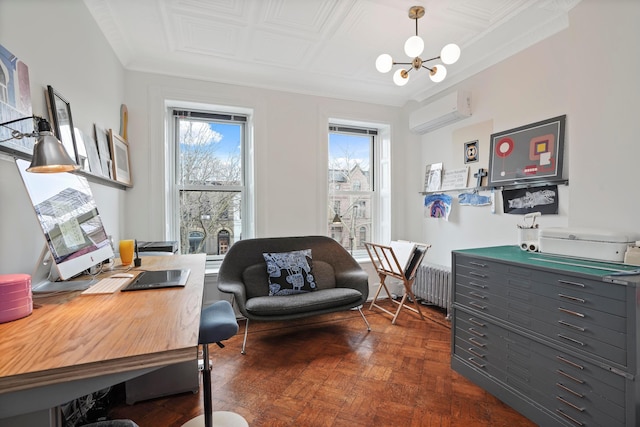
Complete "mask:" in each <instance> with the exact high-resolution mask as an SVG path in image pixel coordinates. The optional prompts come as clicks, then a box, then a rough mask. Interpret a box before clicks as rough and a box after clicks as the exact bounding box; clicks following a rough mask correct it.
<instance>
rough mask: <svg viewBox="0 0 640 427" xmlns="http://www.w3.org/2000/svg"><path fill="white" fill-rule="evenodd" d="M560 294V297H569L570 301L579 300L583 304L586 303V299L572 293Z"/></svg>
mask: <svg viewBox="0 0 640 427" xmlns="http://www.w3.org/2000/svg"><path fill="white" fill-rule="evenodd" d="M558 296H559V297H560V298H564V299H568V300H570V301H575V302H579V303H581V304H584V303H585V300H584V299H582V298H578V297H572V296H571V295H565V294H558Z"/></svg>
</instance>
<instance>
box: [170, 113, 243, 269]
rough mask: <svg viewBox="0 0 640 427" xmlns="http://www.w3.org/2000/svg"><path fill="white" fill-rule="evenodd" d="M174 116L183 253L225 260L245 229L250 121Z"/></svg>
mask: <svg viewBox="0 0 640 427" xmlns="http://www.w3.org/2000/svg"><path fill="white" fill-rule="evenodd" d="M171 113H172V114H171V116H172V117H173V130H174V141H175V145H174V146H175V157H176V173H175V182H176V188H177V192H176V197H177V208H176V213H177V215H176V217H177V218H175V220H176V221H177V223H178V224H177V230H179V242H180V250H181V253H183V254H188V253H206V254H207V258H208V259H209V260H212V259H214V260H215V259H221V258H222V257H223V256H224V254H225V253H226V252H227V251H228V250H229V247H230V246H231V245H233V243H234V242H235V241H238V240H240V239H241V238H242V232H243V230H244V228H243V225H244V223H243V220H244V218H245V216H246V215H245V212H244V210H245V208H244V206H245V199H246V197H247V195H246V183H245V181H246V179H245V163H246V162H245V159H244V155H245V152H246V145H247V143H246V140H247V137H246V134H247V130H246V124H247V116H246V115H237V114H219V113H213V112H202V111H189V110H178V109H173V110H171Z"/></svg>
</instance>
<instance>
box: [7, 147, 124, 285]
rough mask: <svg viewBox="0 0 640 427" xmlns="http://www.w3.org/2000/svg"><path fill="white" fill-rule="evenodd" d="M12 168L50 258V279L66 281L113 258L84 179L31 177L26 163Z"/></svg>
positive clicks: (65, 174) (63, 175)
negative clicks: (31, 206)
mask: <svg viewBox="0 0 640 427" xmlns="http://www.w3.org/2000/svg"><path fill="white" fill-rule="evenodd" d="M16 164H17V166H18V170H19V171H20V176H21V177H22V181H23V182H24V185H25V187H26V189H27V193H28V194H29V198H30V199H31V203H32V205H33V209H34V210H35V213H36V216H37V218H38V222H39V224H40V227H41V229H42V232H43V233H44V236H45V239H46V244H47V249H48V251H49V253H50V254H51V260H52V263H51V264H52V266H51V270H52V271H51V272H50V276H49V278H50V279H54V280H57V279H60V280H63V281H64V280H68V279H70V278H72V277H74V276H77V275H78V274H80V273H82V272H84V271H85V270H87V269H89V268H91V267H94V266H95V265H98V264H100V263H102V262H103V261H105V260H107V259H109V258H111V257H113V256H114V254H113V248H112V246H111V242H110V241H109V237H108V236H107V233H106V232H105V230H104V226H103V225H102V220H101V219H100V215H99V214H98V208H97V207H96V202H95V200H94V199H93V195H92V194H91V189H90V187H89V183H88V182H87V179H86V178H84V177H83V176H81V175H79V174H75V173H70V172H62V173H45V174H43V173H31V172H27V171H26V169H27V168H28V167H29V162H27V161H25V160H21V159H16ZM37 268H38V267H36V269H37ZM56 275H57V277H55V276H56ZM34 285H36V284H35V283H34ZM35 290H36V289H35V288H34V291H35Z"/></svg>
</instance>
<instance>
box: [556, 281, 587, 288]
mask: <svg viewBox="0 0 640 427" xmlns="http://www.w3.org/2000/svg"><path fill="white" fill-rule="evenodd" d="M558 283H562V284H564V285H571V286H578V287H580V288H584V287H585V286H584V283H578V282H570V281H568V280H558Z"/></svg>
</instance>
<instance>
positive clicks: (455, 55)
mask: <svg viewBox="0 0 640 427" xmlns="http://www.w3.org/2000/svg"><path fill="white" fill-rule="evenodd" d="M440 59H442V62H444V63H445V64H447V65H449V64H453V63H455V62H456V61H457V60H458V59H460V47H458V45H457V44H455V43H449V44H448V45H446V46H445V47H443V48H442V51H441V52H440Z"/></svg>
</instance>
